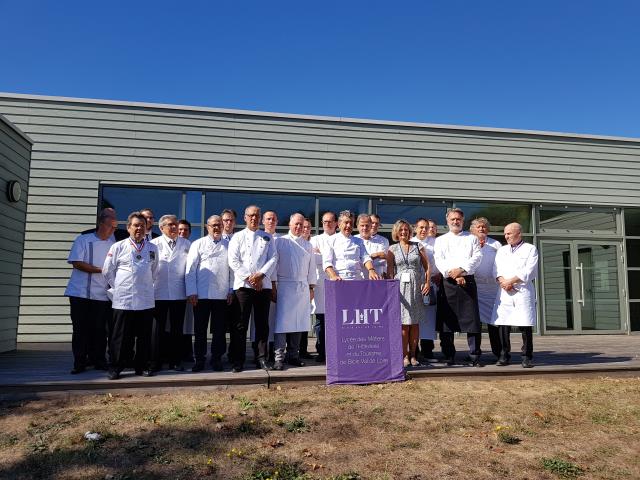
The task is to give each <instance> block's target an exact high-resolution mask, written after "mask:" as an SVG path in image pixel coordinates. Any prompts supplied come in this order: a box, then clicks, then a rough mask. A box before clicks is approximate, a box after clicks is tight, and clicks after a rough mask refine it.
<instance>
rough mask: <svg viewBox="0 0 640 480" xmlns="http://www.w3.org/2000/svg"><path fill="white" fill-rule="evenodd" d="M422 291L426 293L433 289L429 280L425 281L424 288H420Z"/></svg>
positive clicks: (423, 293)
mask: <svg viewBox="0 0 640 480" xmlns="http://www.w3.org/2000/svg"><path fill="white" fill-rule="evenodd" d="M420 291H421V292H422V295H426V294H427V293H429V292H430V291H431V284H430V283H429V282H427V283H423V284H422V288H420Z"/></svg>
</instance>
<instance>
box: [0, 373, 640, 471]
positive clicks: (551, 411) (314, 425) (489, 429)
mask: <svg viewBox="0 0 640 480" xmlns="http://www.w3.org/2000/svg"><path fill="white" fill-rule="evenodd" d="M639 398H640V379H638V378H625V379H611V378H597V379H578V380H540V379H531V380H502V381H467V382H460V381H455V382H449V381H436V382H429V381H420V382H416V381H409V382H405V383H401V384H388V385H370V386H353V387H324V386H304V387H297V386H296V387H277V388H272V389H271V390H267V389H263V388H247V389H245V390H234V391H233V392H229V391H215V392H206V391H201V390H187V389H185V390H184V391H182V392H170V393H164V394H120V395H115V394H107V395H90V396H89V395H88V396H78V397H71V398H68V399H65V400H61V399H42V400H33V401H25V402H20V403H15V402H13V403H2V404H0V478H7V479H9V478H10V479H22V478H24V479H37V478H56V479H74V478H100V479H105V478H110V479H125V478H167V479H168V478H171V479H174V478H185V479H186V478H189V479H191V478H200V477H204V478H223V479H235V478H237V479H250V480H266V479H267V478H279V479H284V480H286V479H305V478H308V479H332V480H353V479H355V480H357V479H407V480H409V479H411V480H420V479H425V480H426V479H432V478H438V479H448V478H451V479H454V478H462V477H464V478H474V479H495V478H499V477H501V478H510V479H537V478H542V479H544V478H548V479H552V478H575V477H584V478H594V479H636V478H640V456H639V455H638V452H639V451H640V440H639V438H640V401H639V400H638V399H639ZM86 432H92V433H98V434H99V438H98V439H94V440H87V439H86V438H85V433H86ZM276 472H277V473H276Z"/></svg>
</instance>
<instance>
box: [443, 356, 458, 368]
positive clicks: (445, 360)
mask: <svg viewBox="0 0 640 480" xmlns="http://www.w3.org/2000/svg"><path fill="white" fill-rule="evenodd" d="M442 363H444V364H445V365H447V366H449V367H451V366H453V365H455V364H456V360H455V359H454V358H443V359H442Z"/></svg>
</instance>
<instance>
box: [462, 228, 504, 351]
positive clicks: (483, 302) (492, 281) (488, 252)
mask: <svg viewBox="0 0 640 480" xmlns="http://www.w3.org/2000/svg"><path fill="white" fill-rule="evenodd" d="M490 229H491V224H490V223H489V220H487V219H486V218H485V217H479V218H474V219H473V221H472V222H471V226H470V227H469V231H470V232H471V233H472V234H473V235H475V236H476V238H477V239H478V243H479V244H480V251H482V261H481V262H480V265H478V268H477V269H476V273H475V275H474V277H475V279H476V285H477V287H478V310H479V311H480V321H481V322H482V323H485V324H486V325H487V328H488V330H489V341H490V343H491V351H492V352H493V354H494V355H495V356H496V357H499V356H500V340H499V339H498V329H497V328H496V327H494V326H493V325H492V324H491V315H492V314H493V305H494V304H495V302H496V294H497V293H498V290H499V288H500V287H499V286H498V282H496V277H495V276H494V275H493V264H494V262H495V259H496V253H497V252H498V249H499V248H500V247H501V246H502V244H501V243H500V242H499V241H497V240H495V239H493V238H491V237H489V230H490Z"/></svg>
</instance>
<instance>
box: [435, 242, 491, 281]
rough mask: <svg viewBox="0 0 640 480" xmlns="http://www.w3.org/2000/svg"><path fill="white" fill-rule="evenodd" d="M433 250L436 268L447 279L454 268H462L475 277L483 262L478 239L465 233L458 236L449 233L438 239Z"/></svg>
mask: <svg viewBox="0 0 640 480" xmlns="http://www.w3.org/2000/svg"><path fill="white" fill-rule="evenodd" d="M433 250H434V252H433V256H434V260H435V264H436V267H438V270H440V272H442V274H443V275H444V276H445V277H446V276H448V274H449V270H453V269H454V268H462V269H463V270H464V271H466V272H467V275H473V274H474V273H475V272H476V269H477V268H478V265H480V262H481V261H482V251H481V250H480V244H479V243H478V239H477V238H476V237H475V236H474V235H471V234H470V233H469V232H465V231H462V232H460V233H459V234H458V235H456V234H454V233H453V232H448V233H445V234H444V235H442V236H440V237H438V238H436V243H435V245H434V247H433Z"/></svg>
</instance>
